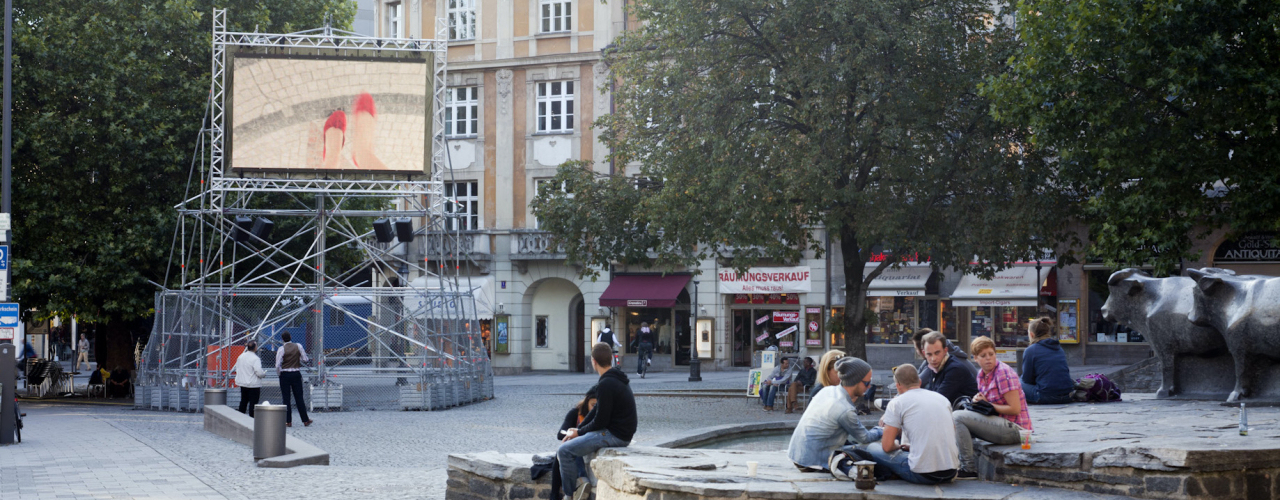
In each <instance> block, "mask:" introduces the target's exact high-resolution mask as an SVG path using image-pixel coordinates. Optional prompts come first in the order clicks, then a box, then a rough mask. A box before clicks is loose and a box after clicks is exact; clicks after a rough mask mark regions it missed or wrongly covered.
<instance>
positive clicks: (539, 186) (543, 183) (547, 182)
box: [529, 178, 573, 229]
mask: <svg viewBox="0 0 1280 500" xmlns="http://www.w3.org/2000/svg"><path fill="white" fill-rule="evenodd" d="M533 186H534V190H535V191H534V193H533V194H534V196H538V195H541V194H542V193H543V190H545V189H559V190H560V191H563V192H568V189H567V188H566V187H565V185H564V183H563V182H562V183H560V184H558V185H557V184H556V183H555V179H550V178H548V179H535V180H534V181H533ZM569 198H573V193H569ZM529 220H531V221H533V224H532V225H530V228H532V229H538V218H537V217H536V216H534V215H533V211H532V210H530V211H529Z"/></svg>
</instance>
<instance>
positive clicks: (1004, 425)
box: [951, 410, 1022, 472]
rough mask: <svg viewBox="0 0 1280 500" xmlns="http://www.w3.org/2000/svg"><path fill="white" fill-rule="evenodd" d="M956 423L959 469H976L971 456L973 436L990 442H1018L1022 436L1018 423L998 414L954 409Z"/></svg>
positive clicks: (953, 417)
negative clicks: (1019, 432) (1019, 433)
mask: <svg viewBox="0 0 1280 500" xmlns="http://www.w3.org/2000/svg"><path fill="white" fill-rule="evenodd" d="M951 418H952V419H953V420H955V423H956V445H958V446H959V447H960V469H961V470H966V471H969V472H977V471H978V463H977V460H976V459H975V458H974V456H973V438H975V437H976V438H978V439H982V440H984V441H988V442H990V443H992V444H1019V443H1021V442H1022V438H1021V437H1020V436H1018V431H1019V430H1022V428H1021V427H1018V424H1015V423H1013V422H1010V421H1009V419H1007V418H1004V417H1002V416H999V415H983V414H980V413H975V412H971V411H969V410H956V411H955V412H953V413H951Z"/></svg>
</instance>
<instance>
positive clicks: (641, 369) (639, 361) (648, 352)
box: [636, 342, 653, 374]
mask: <svg viewBox="0 0 1280 500" xmlns="http://www.w3.org/2000/svg"><path fill="white" fill-rule="evenodd" d="M639 350H640V356H639V357H638V358H636V374H642V373H646V372H648V371H649V358H652V357H653V344H652V343H649V342H641V343H640V349H639Z"/></svg>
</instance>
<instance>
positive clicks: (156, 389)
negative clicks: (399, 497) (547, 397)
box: [135, 10, 493, 410]
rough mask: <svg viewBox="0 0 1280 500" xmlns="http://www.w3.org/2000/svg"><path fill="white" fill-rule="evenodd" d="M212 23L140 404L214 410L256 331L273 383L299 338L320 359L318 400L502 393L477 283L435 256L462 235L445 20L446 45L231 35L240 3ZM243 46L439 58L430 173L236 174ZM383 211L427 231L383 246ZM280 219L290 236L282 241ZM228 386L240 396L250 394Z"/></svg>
mask: <svg viewBox="0 0 1280 500" xmlns="http://www.w3.org/2000/svg"><path fill="white" fill-rule="evenodd" d="M213 21H214V22H213V61H212V63H213V75H212V76H213V81H212V85H211V88H210V100H209V108H208V117H207V119H206V121H205V123H204V129H203V131H202V134H201V138H200V139H201V140H200V142H201V148H203V151H205V153H206V154H201V155H199V156H200V158H201V161H200V162H198V164H196V165H193V167H192V174H191V177H190V181H189V182H188V186H189V187H188V195H189V197H186V199H185V200H184V201H183V202H182V203H180V204H178V205H177V207H175V208H176V210H177V216H178V224H177V228H176V230H175V233H176V234H175V235H174V247H173V249H172V252H171V264H172V265H171V269H172V271H171V272H173V273H174V274H175V276H174V279H172V280H169V281H167V282H166V283H165V286H167V287H169V288H167V289H164V290H162V291H161V292H159V293H157V295H156V306H155V308H156V316H155V318H156V320H155V326H154V328H153V330H152V333H151V337H150V340H149V341H148V343H147V345H146V347H145V349H144V351H143V353H142V359H141V363H140V365H139V367H138V377H137V384H136V391H135V392H136V399H135V400H136V405H137V406H138V407H142V408H152V409H175V410H199V409H200V407H201V404H202V400H203V397H202V393H203V390H204V389H205V388H209V387H222V388H227V387H230V386H231V385H232V384H233V382H234V375H232V374H231V368H232V367H233V366H234V364H235V360H236V358H237V357H238V356H239V355H240V354H241V353H242V352H243V351H244V346H245V344H246V343H247V342H248V341H250V340H255V341H257V342H258V343H259V345H261V348H260V350H259V354H260V356H261V358H262V361H263V365H264V366H265V367H267V372H268V378H269V379H272V378H274V376H275V370H273V369H272V368H273V367H274V365H275V351H276V350H277V349H278V348H279V346H280V345H281V344H282V342H281V336H282V334H284V333H286V332H287V333H289V334H290V335H291V336H292V338H293V341H295V342H298V343H300V344H302V345H303V347H304V349H305V352H306V353H307V355H308V356H309V357H310V358H311V360H312V363H311V365H310V366H309V367H308V368H307V369H304V371H303V373H304V377H305V378H306V380H307V384H306V385H307V387H308V388H309V399H308V400H307V404H308V406H309V407H311V408H312V409H315V410H324V409H329V410H343V409H421V410H436V409H442V408H448V407H451V406H457V405H462V404H467V403H471V402H475V401H482V400H485V399H489V398H492V397H493V382H492V377H493V369H492V367H491V365H490V362H489V358H488V354H487V351H486V348H485V345H484V343H483V341H482V339H481V335H480V329H479V323H478V321H477V317H476V307H475V299H474V296H473V293H474V291H475V288H476V287H472V286H471V284H470V280H469V279H467V278H466V277H460V276H458V275H457V269H456V267H455V268H454V269H446V268H445V266H444V264H442V263H441V262H440V261H438V260H435V261H433V260H431V259H429V258H428V257H427V254H428V253H431V252H447V251H448V250H447V249H456V248H457V241H458V238H459V236H460V235H459V233H458V232H457V230H456V229H455V230H454V231H449V230H447V229H446V228H447V227H449V226H453V227H455V228H456V227H457V226H458V225H457V224H452V225H449V224H446V223H445V222H446V217H448V215H447V212H448V211H447V210H446V204H447V203H450V201H449V200H448V199H447V198H446V197H445V194H444V182H445V178H444V177H445V176H446V175H447V169H446V168H445V162H444V154H445V147H444V146H445V144H444V132H443V131H444V124H443V120H444V93H445V83H444V79H445V60H446V57H445V56H446V49H447V46H446V43H445V42H444V41H443V40H445V37H444V36H443V26H439V27H437V32H438V33H437V37H436V39H434V40H408V39H379V38H368V37H362V36H360V35H357V34H354V33H349V32H344V31H341V30H336V29H333V28H331V27H325V28H319V29H315V30H309V31H303V32H298V33H291V34H279V35H276V34H261V33H238V32H229V31H227V29H226V11H225V10H215V11H214V16H213ZM232 51H257V52H259V53H274V54H329V55H337V56H350V57H362V58H370V57H386V58H395V57H398V56H401V55H404V56H410V55H412V56H417V57H423V56H426V59H427V61H428V64H430V67H429V68H428V71H429V72H430V83H431V86H430V87H429V88H430V90H431V92H430V96H428V97H427V101H428V102H427V103H425V104H426V105H427V106H429V109H430V111H431V114H430V119H429V122H428V128H427V133H428V134H429V136H430V137H429V140H430V145H431V149H430V165H431V168H430V173H429V174H427V173H425V172H424V173H423V174H422V175H403V174H395V175H393V174H380V175H379V174H370V173H355V174H353V173H338V172H334V173H316V172H308V173H301V174H293V173H270V174H255V173H249V174H246V173H245V172H229V171H226V169H225V168H224V167H225V162H224V153H225V152H226V149H225V146H226V145H227V140H226V135H227V132H228V131H227V129H226V126H227V124H226V123H225V121H226V117H227V109H226V106H227V102H226V98H225V96H226V94H227V88H226V84H227V69H228V68H227V57H228V53H229V52H232ZM424 140H427V138H424ZM205 159H207V161H208V162H207V163H205V161H204V160H205ZM191 193H195V194H194V195H191ZM374 219H378V220H379V222H382V223H387V224H394V225H395V226H396V228H397V229H400V230H402V231H405V230H411V231H412V238H407V237H406V236H407V234H402V235H401V236H400V237H398V238H396V239H394V240H392V241H391V242H390V243H380V242H378V241H377V238H375V231H373V230H372V229H371V227H372V225H371V224H370V222H371V221H373V220H374ZM276 225H278V226H279V229H280V230H279V231H276V234H274V235H270V233H271V228H273V227H275V226H276ZM384 227H388V226H384ZM407 232H408V231H405V233H407ZM268 235H270V236H268ZM385 239H386V238H384V240H385ZM428 249H431V250H430V251H428ZM262 393H263V394H262V398H263V400H268V401H279V400H280V395H279V388H278V387H277V386H275V385H274V384H272V383H271V380H268V381H267V383H264V385H263V390H262ZM228 396H229V404H235V403H237V402H238V396H239V391H237V390H230V391H228Z"/></svg>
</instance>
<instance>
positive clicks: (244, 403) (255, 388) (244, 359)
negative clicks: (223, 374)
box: [235, 340, 267, 417]
mask: <svg viewBox="0 0 1280 500" xmlns="http://www.w3.org/2000/svg"><path fill="white" fill-rule="evenodd" d="M235 370H236V385H238V386H240V413H248V415H249V416H250V417H253V407H254V405H256V404H258V398H260V397H261V396H262V377H265V376H267V371H266V370H263V369H262V358H259V357H258V343H257V342H256V341H253V340H250V341H249V343H248V344H245V346H244V352H243V353H241V354H240V357H239V358H236V368H235ZM245 407H248V408H249V411H248V412H245Z"/></svg>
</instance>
